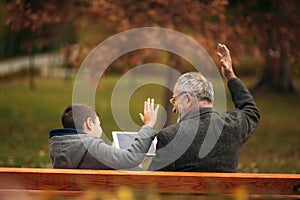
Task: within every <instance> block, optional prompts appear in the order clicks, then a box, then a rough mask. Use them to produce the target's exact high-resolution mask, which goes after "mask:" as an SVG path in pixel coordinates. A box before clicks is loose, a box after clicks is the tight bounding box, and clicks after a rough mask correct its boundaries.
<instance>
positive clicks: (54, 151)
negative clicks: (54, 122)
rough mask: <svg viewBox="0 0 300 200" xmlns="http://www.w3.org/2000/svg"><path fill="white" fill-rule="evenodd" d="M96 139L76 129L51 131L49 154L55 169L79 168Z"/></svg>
mask: <svg viewBox="0 0 300 200" xmlns="http://www.w3.org/2000/svg"><path fill="white" fill-rule="evenodd" d="M94 139H95V137H93V136H90V135H88V134H86V133H84V132H81V131H78V130H76V129H70V128H64V129H54V130H51V131H49V152H50V158H51V161H52V165H53V167H54V168H77V167H78V166H79V164H80V162H81V161H82V159H83V157H84V156H85V154H86V153H87V151H88V150H87V149H88V147H89V145H90V144H91V142H92V141H93V140H94Z"/></svg>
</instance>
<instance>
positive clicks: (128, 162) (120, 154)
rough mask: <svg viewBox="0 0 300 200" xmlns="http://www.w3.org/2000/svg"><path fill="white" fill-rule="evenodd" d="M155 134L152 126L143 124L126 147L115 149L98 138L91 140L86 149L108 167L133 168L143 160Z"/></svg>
mask: <svg viewBox="0 0 300 200" xmlns="http://www.w3.org/2000/svg"><path fill="white" fill-rule="evenodd" d="M155 136H156V131H155V130H154V129H153V128H151V127H149V126H143V127H142V128H141V129H140V131H139V134H138V137H137V138H136V139H135V141H134V143H133V144H132V145H131V146H130V148H128V149H117V148H115V147H113V146H110V145H107V144H105V142H103V141H102V142H99V140H98V141H97V140H93V142H92V143H91V145H90V146H89V148H88V149H89V151H90V153H91V154H92V155H93V156H94V157H95V158H96V159H98V161H100V162H101V163H103V164H105V165H106V166H108V167H110V168H113V169H127V168H133V167H136V166H138V165H139V164H140V163H141V162H142V161H143V160H144V158H145V156H146V153H147V152H148V150H149V148H150V145H151V143H152V141H153V139H154V138H155Z"/></svg>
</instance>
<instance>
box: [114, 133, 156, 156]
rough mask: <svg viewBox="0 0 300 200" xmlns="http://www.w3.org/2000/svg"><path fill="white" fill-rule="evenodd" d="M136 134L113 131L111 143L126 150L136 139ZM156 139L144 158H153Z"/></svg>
mask: <svg viewBox="0 0 300 200" xmlns="http://www.w3.org/2000/svg"><path fill="white" fill-rule="evenodd" d="M137 135H138V132H125V131H113V132H112V136H113V141H114V143H115V147H117V148H120V149H127V148H129V147H130V145H131V144H132V143H133V141H134V139H135V138H136V137H137ZM156 143H157V139H156V137H155V139H154V140H153V142H152V144H151V146H150V148H149V151H148V153H147V154H146V156H155V149H156Z"/></svg>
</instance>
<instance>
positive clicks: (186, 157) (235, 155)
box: [148, 44, 260, 172]
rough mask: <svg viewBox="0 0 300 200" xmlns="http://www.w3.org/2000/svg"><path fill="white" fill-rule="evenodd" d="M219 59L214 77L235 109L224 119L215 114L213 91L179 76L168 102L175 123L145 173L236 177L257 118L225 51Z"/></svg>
mask: <svg viewBox="0 0 300 200" xmlns="http://www.w3.org/2000/svg"><path fill="white" fill-rule="evenodd" d="M218 56H219V59H220V63H219V71H220V73H221V74H222V76H223V78H224V79H225V81H226V82H227V85H228V88H229V91H230V93H231V96H232V100H233V102H234V104H235V109H233V110H229V111H227V112H225V113H224V114H219V113H218V112H216V111H215V110H214V108H213V100H214V92H213V86H212V84H211V82H210V81H208V80H207V79H206V78H205V77H204V76H203V75H202V74H201V73H199V72H190V73H186V74H183V75H182V76H180V77H179V78H178V80H177V82H176V84H175V86H174V90H173V97H172V98H171V99H170V102H171V103H172V104H173V111H174V112H176V113H177V114H178V117H179V118H178V119H179V120H178V123H177V124H174V125H171V126H169V127H166V128H164V129H162V130H161V131H160V132H159V133H158V136H157V140H158V142H157V146H156V157H154V158H153V160H152V162H151V164H150V166H149V169H148V170H161V171H210V172H236V171H237V167H238V161H239V153H240V150H241V148H242V146H243V144H244V143H245V142H246V141H247V140H248V139H249V137H250V136H251V135H252V133H253V131H254V130H255V128H256V126H257V124H258V121H259V118H260V114H259V111H258V109H257V107H256V105H255V102H254V99H253V97H252V96H251V94H250V93H249V91H248V90H247V88H246V87H245V86H244V84H243V83H242V82H241V80H240V79H238V78H237V77H236V75H235V74H234V72H233V69H232V62H231V57H230V53H229V50H228V49H227V47H226V46H225V45H222V44H219V45H218Z"/></svg>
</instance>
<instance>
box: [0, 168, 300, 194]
mask: <svg viewBox="0 0 300 200" xmlns="http://www.w3.org/2000/svg"><path fill="white" fill-rule="evenodd" d="M120 185H125V186H129V187H133V188H135V189H137V190H142V191H143V190H146V189H148V188H149V187H153V188H156V189H157V191H158V192H159V193H161V194H196V195H197V194H208V193H210V192H212V191H215V190H216V189H217V192H219V193H220V194H225V195H226V194H233V193H234V192H235V191H236V189H237V188H239V187H241V186H245V187H246V188H247V191H248V192H249V193H250V194H251V195H293V196H297V197H300V193H299V192H295V191H293V189H294V188H295V187H296V186H297V185H300V174H250V173H249V174H248V173H207V172H205V173H203V172H137V171H119V170H75V169H32V168H0V190H2V191H4V190H7V191H9V190H14V189H16V190H55V191H71V192H75V193H76V191H84V190H87V189H91V188H93V189H96V190H99V191H111V192H113V191H115V190H116V189H117V188H118V187H119V186H120Z"/></svg>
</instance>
